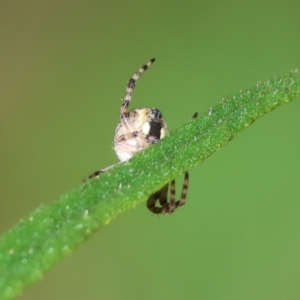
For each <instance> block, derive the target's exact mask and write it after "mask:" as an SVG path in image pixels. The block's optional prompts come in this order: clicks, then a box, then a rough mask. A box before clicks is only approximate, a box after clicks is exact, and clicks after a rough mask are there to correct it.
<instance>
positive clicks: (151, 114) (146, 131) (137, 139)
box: [114, 108, 167, 161]
mask: <svg viewBox="0 0 300 300" xmlns="http://www.w3.org/2000/svg"><path fill="white" fill-rule="evenodd" d="M166 134H167V125H166V123H165V121H164V119H163V118H162V114H161V112H160V111H159V110H158V109H156V108H137V109H134V110H132V111H131V112H129V113H126V114H124V115H123V116H122V117H121V122H120V123H119V125H118V126H117V129H116V132H115V138H114V144H115V145H114V150H115V152H116V154H117V156H118V157H119V159H120V161H125V160H128V159H130V158H131V157H132V156H133V155H134V154H135V153H136V152H138V151H141V150H143V149H145V148H147V147H148V146H149V145H151V144H154V143H156V142H158V141H159V140H161V139H162V138H164V137H165V136H166Z"/></svg>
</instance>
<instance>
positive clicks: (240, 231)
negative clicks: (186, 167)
mask: <svg viewBox="0 0 300 300" xmlns="http://www.w3.org/2000/svg"><path fill="white" fill-rule="evenodd" d="M299 11H300V2H299V1H297V0H289V1H279V0H277V1H266V0H260V1H258V0H253V1H234V0H232V1H220V0H219V1H210V2H208V1H156V0H155V1H95V0H93V1H57V0H52V1H37V0H32V1H1V3H0V45H1V47H0V77H1V79H0V86H1V88H0V89H1V95H0V101H1V107H0V122H1V126H0V130H1V131H0V138H1V141H0V144H1V147H0V154H1V161H0V163H1V168H0V177H1V181H0V188H1V200H0V233H1V234H2V233H4V232H5V231H6V230H8V229H9V228H10V227H11V226H13V225H14V224H15V223H16V222H18V221H19V220H20V219H21V218H22V217H24V216H26V215H28V214H29V213H30V212H31V211H33V210H34V209H35V208H36V207H37V206H39V205H40V204H41V203H44V204H49V203H51V202H53V201H54V200H57V199H58V197H59V195H60V194H62V193H63V192H66V191H69V190H70V189H72V188H73V187H75V186H78V185H79V184H80V182H81V180H82V178H84V177H85V176H87V175H89V174H90V173H91V172H92V171H95V170H96V169H98V168H102V167H106V166H108V165H111V164H113V163H115V162H117V157H116V155H115V154H114V152H113V150H112V141H113V135H114V130H115V127H116V124H117V123H118V120H119V109H120V104H121V101H120V98H121V97H122V96H123V95H124V92H125V86H126V82H127V80H128V79H129V77H130V76H131V75H132V74H133V72H135V71H136V70H137V69H138V68H139V67H140V66H141V65H142V64H144V63H145V62H146V61H147V60H148V59H150V58H151V57H153V56H155V57H156V58H157V62H156V63H155V64H154V65H153V67H151V69H150V70H149V71H147V74H145V75H144V76H145V77H144V76H143V77H142V79H141V80H140V81H139V83H138V86H137V88H136V90H135V93H134V97H133V102H132V105H131V108H132V107H143V106H144V107H147V106H150V107H158V108H159V109H161V111H162V112H163V114H164V117H165V119H166V120H167V123H168V127H169V129H170V130H172V129H175V128H176V127H178V126H180V125H181V124H182V123H183V122H184V121H186V120H187V119H189V118H190V117H191V116H192V114H193V113H194V112H195V111H198V112H199V113H206V112H207V111H208V109H209V107H211V106H214V105H216V104H217V103H218V102H219V101H220V100H221V99H222V97H224V96H227V95H231V94H234V93H236V92H238V91H239V90H241V89H246V88H249V87H252V86H253V85H255V84H256V83H257V82H258V81H259V80H262V81H265V80H268V79H269V78H271V77H272V76H273V75H280V74H284V73H287V72H289V71H290V70H291V69H294V68H297V67H298V68H300V18H299ZM299 115H300V99H299V100H298V101H296V102H294V103H292V104H289V105H287V106H284V107H282V108H279V109H278V110H276V111H275V112H272V113H271V114H269V115H267V116H266V117H264V118H263V119H261V120H259V121H258V122H256V123H255V124H254V125H253V126H252V127H251V128H250V129H248V130H247V131H245V132H244V133H243V134H241V135H240V136H238V137H237V138H236V139H234V141H232V142H231V143H230V144H229V145H228V146H226V147H225V148H223V149H222V150H221V151H219V152H218V153H216V154H215V155H213V156H212V157H211V158H210V159H209V160H207V161H206V162H205V163H204V164H203V165H200V166H199V167H197V168H195V169H193V170H191V172H190V173H191V180H190V190H189V195H188V203H187V205H186V206H185V207H184V208H182V209H181V210H180V211H178V212H176V213H175V214H174V215H172V216H165V217H162V216H160V217H157V216H155V215H152V214H151V213H150V212H149V211H148V210H147V209H146V208H145V207H144V206H139V207H138V208H136V209H135V210H132V211H129V212H127V213H125V214H123V215H121V216H120V217H118V218H117V219H116V220H115V221H113V222H112V223H111V224H110V225H109V226H107V227H105V228H104V229H102V230H100V231H99V232H97V233H96V234H95V235H94V236H93V237H92V238H91V239H89V240H88V241H87V242H86V243H84V244H83V245H82V246H81V247H79V248H78V250H77V251H76V252H75V253H74V254H72V255H71V256H69V257H67V258H66V259H65V260H63V261H62V262H60V263H59V264H58V265H56V266H55V267H54V268H53V269H51V270H50V272H48V273H47V274H46V276H45V277H44V279H43V280H41V281H40V282H38V283H37V284H35V285H34V286H33V287H31V288H30V289H29V290H28V291H26V293H25V294H24V295H23V296H21V297H20V299H24V300H25V299H44V300H47V299H146V300H147V299H299V298H300V242H299V231H300V218H299V216H300V201H299V199H300V197H299V195H300V191H299V173H300V162H299V152H300V140H299V128H300V118H299ZM181 180H182V178H179V179H178V180H177V182H178V188H179V184H180V185H181V182H182V181H181Z"/></svg>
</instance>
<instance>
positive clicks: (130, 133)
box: [89, 58, 189, 214]
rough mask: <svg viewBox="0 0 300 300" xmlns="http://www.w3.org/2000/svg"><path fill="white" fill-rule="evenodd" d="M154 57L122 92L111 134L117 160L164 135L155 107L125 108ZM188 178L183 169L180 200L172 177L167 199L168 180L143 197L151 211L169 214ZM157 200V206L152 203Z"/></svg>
mask: <svg viewBox="0 0 300 300" xmlns="http://www.w3.org/2000/svg"><path fill="white" fill-rule="evenodd" d="M154 61H155V59H154V58H152V59H151V60H149V61H148V62H147V63H146V64H145V65H144V66H142V67H141V68H140V69H139V70H138V71H137V72H136V73H134V74H133V76H132V77H131V78H130V80H129V82H128V85H127V88H126V94H125V97H124V99H123V101H122V105H121V112H120V123H119V124H118V126H117V128H116V131H115V138H114V150H115V152H116V154H117V156H118V157H119V159H120V161H121V162H123V161H126V160H128V159H130V158H131V157H132V156H133V155H134V154H136V153H137V152H139V151H141V150H143V149H145V148H147V147H148V146H150V145H151V144H155V143H157V142H159V141H160V140H161V139H162V138H164V137H165V136H166V135H167V124H166V123H165V121H164V119H163V117H162V114H161V112H160V111H159V110H158V109H157V108H136V109H133V110H132V111H130V112H127V108H128V106H129V103H130V101H131V98H132V93H133V90H134V87H135V85H136V82H137V80H138V79H139V77H140V76H141V75H142V74H143V73H144V72H145V71H146V70H147V69H148V68H149V67H150V66H151V65H152V64H153V63H154ZM113 166H114V165H113ZM113 166H110V167H107V168H105V169H102V170H99V171H96V172H95V173H93V174H92V175H90V176H89V178H93V177H97V176H98V175H99V174H100V173H102V172H105V171H107V170H108V169H110V168H112V167H113ZM188 181H189V176H188V172H185V177H184V183H183V188H182V193H181V198H180V200H177V201H176V199H175V181H174V180H173V181H172V182H171V183H170V186H171V188H170V201H169V202H168V190H169V184H166V185H165V186H163V187H162V188H161V189H160V190H159V191H157V192H156V193H154V194H152V195H151V196H150V197H149V199H148V201H147V207H148V209H149V210H150V211H151V212H153V213H155V214H171V213H172V212H174V211H175V209H176V208H178V207H180V206H182V205H184V204H185V199H186V195H187V190H188ZM157 202H159V204H160V206H156V203H157Z"/></svg>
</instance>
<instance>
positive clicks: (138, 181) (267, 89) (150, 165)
mask: <svg viewBox="0 0 300 300" xmlns="http://www.w3.org/2000/svg"><path fill="white" fill-rule="evenodd" d="M299 96H300V76H299V73H297V72H296V71H295V72H291V73H289V74H287V75H284V76H281V77H277V78H273V79H271V80H269V81H267V82H265V83H259V84H257V85H256V86H255V87H254V88H251V89H249V90H246V91H242V92H240V93H238V94H237V95H234V96H230V97H227V98H224V99H223V100H222V102H221V103H220V104H218V105H217V106H216V107H214V108H211V109H209V111H208V112H207V113H205V114H203V115H201V116H199V117H198V118H196V119H191V120H189V121H187V122H186V123H185V124H183V125H182V126H181V127H180V128H178V129H177V130H175V131H173V132H171V134H170V135H169V136H168V137H166V138H164V139H163V140H162V141H161V142H160V143H158V144H156V145H154V146H151V147H149V148H148V149H146V150H144V151H141V152H139V153H138V154H136V155H135V156H134V157H133V158H132V159H131V160H130V161H128V162H126V163H123V164H118V165H116V166H115V167H114V168H112V169H110V170H109V171H108V172H106V173H103V174H102V175H101V176H100V177H99V178H97V179H93V180H90V181H87V182H86V183H84V184H82V185H80V186H79V187H77V188H75V189H74V190H72V191H70V192H68V193H66V194H64V195H62V196H61V197H60V199H59V200H58V201H56V202H54V203H52V204H51V205H48V206H40V207H39V208H38V209H36V210H35V211H34V212H33V213H32V214H31V215H30V216H28V217H26V218H24V219H23V220H22V221H21V222H20V223H19V224H17V225H16V226H15V227H13V228H12V229H11V230H10V231H8V232H7V233H5V234H4V235H3V236H2V237H1V239H0V298H1V299H10V298H12V297H14V296H16V295H18V294H20V293H22V292H23V291H24V290H25V289H26V288H27V287H28V286H29V285H31V284H32V283H34V282H35V281H37V280H38V279H40V278H41V277H42V276H43V275H44V273H45V272H46V271H47V270H49V269H50V268H51V267H52V266H53V265H54V264H55V263H56V262H58V261H59V260H61V259H62V258H63V257H64V256H66V255H68V254H70V253H72V252H73V251H74V250H75V249H76V247H77V246H78V245H80V244H81V243H82V242H83V241H84V240H85V239H87V238H88V237H90V236H91V235H92V234H93V233H94V232H95V231H96V230H98V229H99V228H100V227H102V226H104V225H106V224H108V223H109V222H110V221H111V220H112V219H113V218H115V217H116V216H117V215H119V214H120V213H123V212H125V211H127V210H129V209H131V208H134V207H135V206H137V205H138V204H142V203H145V201H146V200H147V198H148V197H149V196H150V195H151V194H152V193H153V192H155V191H157V190H158V189H159V188H161V187H162V186H163V185H165V184H166V183H168V182H170V181H171V180H172V179H174V178H176V177H177V176H179V175H180V174H182V173H184V171H186V170H188V169H190V168H192V167H194V166H196V165H197V164H199V163H201V162H203V161H204V160H205V159H206V158H208V157H209V156H210V155H211V154H213V153H214V152H216V151H217V150H219V149H220V148H221V147H222V146H224V145H226V144H227V143H228V142H229V141H230V140H231V139H233V138H234V137H235V136H236V135H237V134H238V133H240V132H241V131H242V130H244V129H245V128H247V127H249V126H250V125H251V124H252V123H253V122H254V121H255V120H257V119H258V118H259V117H261V116H263V115H265V114H266V113H268V112H270V111H271V110H273V109H275V108H276V107H278V106H280V105H283V104H285V103H289V102H291V101H293V100H295V99H296V98H297V97H299Z"/></svg>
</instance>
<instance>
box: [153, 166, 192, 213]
mask: <svg viewBox="0 0 300 300" xmlns="http://www.w3.org/2000/svg"><path fill="white" fill-rule="evenodd" d="M188 184H189V173H188V172H185V175H184V182H183V187H182V192H181V197H180V199H179V200H177V201H176V200H175V199H176V190H175V180H172V182H171V184H170V202H168V189H169V184H166V185H165V186H163V187H162V188H161V189H160V190H159V191H157V192H156V193H154V194H152V195H151V196H150V197H149V199H148V201H147V207H148V209H149V210H150V211H151V212H153V213H154V214H172V213H173V212H174V211H175V210H176V209H177V208H178V207H181V206H183V205H184V204H185V202H186V196H187V191H188ZM157 201H159V204H160V205H161V206H159V207H158V206H155V205H156V202H157Z"/></svg>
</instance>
